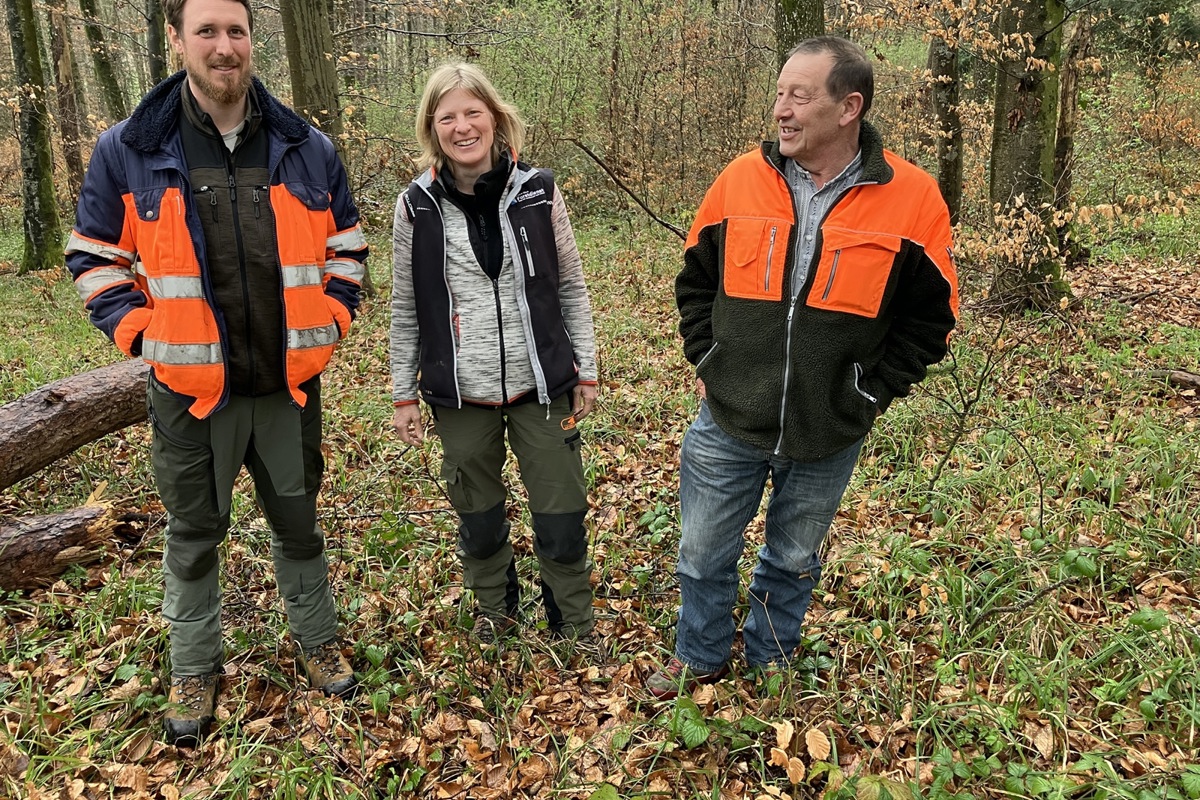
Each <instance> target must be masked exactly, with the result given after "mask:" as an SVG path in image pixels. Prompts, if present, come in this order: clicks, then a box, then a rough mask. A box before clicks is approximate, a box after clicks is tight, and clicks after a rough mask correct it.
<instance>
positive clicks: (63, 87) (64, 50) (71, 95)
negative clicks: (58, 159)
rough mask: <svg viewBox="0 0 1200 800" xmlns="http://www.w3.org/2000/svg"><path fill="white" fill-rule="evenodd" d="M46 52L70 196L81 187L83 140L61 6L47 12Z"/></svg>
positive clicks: (68, 35)
mask: <svg viewBox="0 0 1200 800" xmlns="http://www.w3.org/2000/svg"><path fill="white" fill-rule="evenodd" d="M50 51H51V55H52V58H53V63H54V91H55V94H56V95H57V98H58V129H59V131H60V132H61V133H62V151H63V160H64V161H66V163H67V182H68V186H69V187H70V190H71V197H76V196H78V194H79V187H80V186H81V185H82V184H83V154H82V153H81V152H80V150H79V145H80V142H81V141H82V140H83V138H82V135H81V134H80V131H79V119H80V114H79V107H78V106H77V105H76V104H75V98H76V97H77V96H78V92H77V88H76V85H75V53H74V51H73V50H72V49H71V30H70V28H69V27H68V26H67V18H66V15H65V14H64V13H63V8H62V6H56V7H53V8H51V9H50Z"/></svg>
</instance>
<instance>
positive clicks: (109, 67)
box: [79, 0, 129, 122]
mask: <svg viewBox="0 0 1200 800" xmlns="http://www.w3.org/2000/svg"><path fill="white" fill-rule="evenodd" d="M79 10H80V11H81V12H83V26H84V30H85V31H86V32H87V40H88V44H89V45H90V46H91V48H92V66H93V67H94V68H95V70H96V80H98V81H99V82H100V91H101V93H102V94H103V95H104V103H105V105H106V106H107V107H108V115H109V121H110V122H118V121H120V120H123V119H125V118H126V117H127V116H129V112H128V111H127V110H126V105H125V93H124V92H123V91H122V90H121V85H120V84H119V83H117V73H116V70H115V69H114V68H113V61H112V53H111V52H110V51H109V49H108V45H107V44H105V42H104V30H103V28H101V27H100V13H99V11H97V9H96V0H79Z"/></svg>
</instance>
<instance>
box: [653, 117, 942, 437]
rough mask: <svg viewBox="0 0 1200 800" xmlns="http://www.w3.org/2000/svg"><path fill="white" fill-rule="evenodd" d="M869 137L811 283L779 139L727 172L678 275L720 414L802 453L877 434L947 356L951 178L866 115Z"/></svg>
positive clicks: (683, 310) (688, 350)
mask: <svg viewBox="0 0 1200 800" xmlns="http://www.w3.org/2000/svg"><path fill="white" fill-rule="evenodd" d="M860 146H861V148H862V159H863V175H862V179H861V180H860V181H859V182H858V183H857V184H856V185H855V186H853V187H851V188H850V189H848V190H847V191H846V192H845V193H844V194H843V195H842V196H841V197H840V198H838V200H837V201H836V202H835V203H834V205H833V207H832V208H831V209H830V211H829V213H828V214H827V215H826V216H825V218H824V219H823V220H821V222H820V224H819V231H818V241H817V248H816V252H815V254H814V256H813V261H812V263H811V264H810V265H809V269H808V273H807V277H806V278H805V282H804V285H803V286H801V287H800V289H799V292H798V293H794V292H793V291H792V277H793V274H794V266H795V264H794V262H795V255H796V249H797V248H796V236H797V227H798V226H797V222H796V220H797V213H796V209H795V207H794V201H793V199H792V193H791V190H790V189H789V188H788V185H787V181H786V179H785V178H784V175H783V165H784V161H783V158H782V156H780V154H779V146H778V144H777V143H775V142H767V143H765V144H764V145H763V146H762V148H761V150H759V151H754V152H751V153H747V154H746V155H743V156H741V157H739V158H737V159H735V160H734V161H733V162H732V163H731V164H730V165H729V166H728V167H726V168H725V170H724V171H723V172H722V173H721V174H720V175H719V176H718V177H717V179H716V181H715V182H714V183H713V185H712V187H711V188H710V189H709V190H708V193H707V194H706V195H705V198H704V201H703V203H702V204H701V206H700V208H699V210H698V212H697V215H696V220H695V222H694V224H693V225H692V229H691V233H690V235H689V236H688V239H687V244H686V245H685V251H684V267H683V270H682V271H681V272H680V274H679V276H678V278H677V279H676V283H675V293H676V302H677V304H678V306H679V311H680V316H681V320H680V332H681V333H682V334H683V340H684V353H685V355H686V356H687V359H688V360H689V361H690V362H692V363H693V364H694V365H696V374H697V376H698V377H699V378H701V379H702V380H703V381H704V384H705V389H706V392H707V403H708V406H709V410H710V412H711V413H712V415H713V419H714V420H716V422H717V423H718V424H719V425H720V426H721V428H722V429H723V430H725V431H726V432H727V433H729V434H730V435H732V436H735V437H737V438H739V439H742V440H743V441H745V442H748V443H749V444H752V445H755V446H757V447H761V448H763V449H764V450H768V451H770V452H772V453H775V454H778V455H784V456H786V457H789V458H792V459H796V460H799V461H815V460H818V459H821V458H824V457H825V456H828V455H832V454H833V453H836V452H839V451H840V450H843V449H845V448H846V447H849V446H850V445H851V444H853V443H854V442H855V441H857V440H858V439H860V438H861V437H862V436H863V435H865V434H866V432H867V431H868V430H870V428H871V425H872V423H873V422H874V420H875V417H876V416H877V415H878V414H879V413H881V412H883V411H884V410H886V409H887V407H888V405H889V404H890V403H891V401H892V399H893V398H895V397H900V396H903V395H906V394H908V391H909V389H910V387H911V386H912V384H914V383H916V382H918V381H920V380H922V379H923V378H924V377H925V374H926V370H927V367H928V366H929V365H931V364H934V363H936V362H937V361H939V360H941V359H942V358H943V357H944V356H945V355H946V348H947V337H948V336H949V333H950V331H951V329H952V328H953V327H954V324H955V318H956V316H957V311H958V289H957V278H956V276H955V269H954V262H953V258H952V254H951V232H950V217H949V212H948V211H947V209H946V204H945V202H943V200H942V198H941V195H940V193H939V191H938V187H937V183H936V182H935V181H934V180H933V178H931V177H930V176H929V175H927V174H926V173H925V172H923V171H921V170H920V169H918V168H917V167H915V166H913V165H912V164H909V163H908V162H906V161H904V160H903V159H901V158H900V157H898V156H896V155H895V154H894V153H890V152H887V151H885V150H884V149H883V147H882V142H881V140H880V138H879V134H878V133H877V132H876V131H875V130H874V129H873V128H872V127H871V126H870V125H869V124H867V123H863V127H862V133H861V136H860ZM793 295H795V299H793Z"/></svg>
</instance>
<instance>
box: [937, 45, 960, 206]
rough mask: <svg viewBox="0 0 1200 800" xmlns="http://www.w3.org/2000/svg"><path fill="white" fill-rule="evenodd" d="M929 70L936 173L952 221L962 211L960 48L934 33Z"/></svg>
mask: <svg viewBox="0 0 1200 800" xmlns="http://www.w3.org/2000/svg"><path fill="white" fill-rule="evenodd" d="M929 71H930V73H931V75H932V77H933V110H934V116H935V117H936V118H937V124H938V142H937V177H938V188H939V189H941V191H942V199H943V200H945V201H946V205H947V206H948V207H949V209H950V223H951V224H952V225H957V224H958V220H959V216H960V214H961V213H962V194H963V187H962V171H963V158H962V153H963V129H962V116H961V115H960V114H959V110H958V101H959V96H958V86H959V66H958V48H957V47H955V46H952V45H950V44H949V43H948V42H947V41H946V40H945V39H942V38H940V37H937V36H935V37H934V38H933V39H932V41H930V43H929Z"/></svg>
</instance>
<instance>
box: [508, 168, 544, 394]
mask: <svg viewBox="0 0 1200 800" xmlns="http://www.w3.org/2000/svg"><path fill="white" fill-rule="evenodd" d="M525 180H526V176H525V175H523V174H522V173H521V172H520V170H517V171H516V173H515V178H514V179H513V184H512V186H511V187H509V190H508V194H506V195H505V196H504V198H503V199H502V200H501V201H500V203H501V213H500V227H501V230H503V231H504V235H505V237H506V238H507V239H508V242H509V252H510V253H513V252H514V248H516V247H518V246H519V245H520V242H519V241H518V240H517V231H515V230H514V229H513V220H512V218H511V217H510V216H509V207H510V206H512V205H513V203H512V199H513V198H514V197H516V196H517V195H518V194H519V193H520V191H521V189H522V188H523V187H524V186H525ZM527 241H528V240H527ZM516 260H517V256H516V255H515V254H514V255H513V262H514V263H513V269H514V272H513V277H518V276H519V277H520V278H521V280H520V281H518V283H517V286H518V289H519V291H518V292H517V310H518V311H519V312H520V317H521V327H522V329H523V330H524V332H525V341H526V346H527V348H528V350H529V363H530V366H532V367H533V380H534V383H536V384H537V393H538V403H539V404H541V405H546V404H548V403H549V402H550V390H549V389H548V388H547V386H546V373H545V372H544V371H543V370H542V362H541V360H540V358H539V356H538V352H537V340H536V338H535V337H534V332H533V321H532V320H533V315H532V312H531V311H530V310H529V298H528V295H527V293H526V290H525V286H524V277H525V273H523V272H521V271H520V270H519V269H516V263H515V262H516ZM529 266H530V270H532V269H533V263H532V261H531V262H530V265H529ZM531 274H532V272H531Z"/></svg>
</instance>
